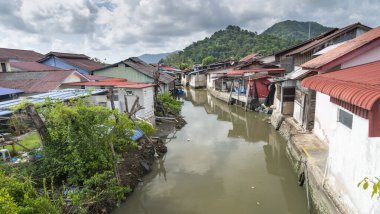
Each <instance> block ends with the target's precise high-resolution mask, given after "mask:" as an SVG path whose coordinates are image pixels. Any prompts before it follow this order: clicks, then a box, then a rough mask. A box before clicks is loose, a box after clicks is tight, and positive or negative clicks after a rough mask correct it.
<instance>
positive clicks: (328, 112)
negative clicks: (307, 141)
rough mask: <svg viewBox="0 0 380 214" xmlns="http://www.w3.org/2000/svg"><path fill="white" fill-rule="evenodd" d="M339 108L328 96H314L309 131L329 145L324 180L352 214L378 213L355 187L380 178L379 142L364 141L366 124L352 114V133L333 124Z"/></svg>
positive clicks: (379, 206) (375, 203)
mask: <svg viewBox="0 0 380 214" xmlns="http://www.w3.org/2000/svg"><path fill="white" fill-rule="evenodd" d="M339 108H341V107H340V106H338V105H335V104H333V103H331V102H330V97H329V96H328V95H325V94H322V93H319V92H318V93H317V104H316V112H315V125H314V130H313V131H314V134H315V135H317V136H318V138H320V139H321V140H323V141H325V142H328V143H329V160H328V162H329V171H328V175H327V178H328V179H329V180H330V181H331V182H333V183H335V185H333V186H334V188H335V189H336V190H337V192H339V193H340V194H341V198H342V200H344V201H346V203H348V205H349V207H350V208H351V209H352V210H354V212H355V213H373V214H374V213H380V203H379V201H378V200H376V199H371V197H370V195H371V192H370V191H364V190H363V189H361V188H358V187H357V184H358V183H359V182H360V181H361V180H362V179H363V178H364V177H366V176H367V177H375V176H377V177H379V176H380V158H379V157H380V156H379V154H380V138H368V126H369V124H368V120H367V119H364V118H361V117H359V116H357V115H355V114H353V124H352V129H349V128H347V127H346V126H344V125H343V124H341V123H339V122H337V118H338V109H339ZM343 110H345V109H343ZM345 111H347V112H349V111H348V110H345Z"/></svg>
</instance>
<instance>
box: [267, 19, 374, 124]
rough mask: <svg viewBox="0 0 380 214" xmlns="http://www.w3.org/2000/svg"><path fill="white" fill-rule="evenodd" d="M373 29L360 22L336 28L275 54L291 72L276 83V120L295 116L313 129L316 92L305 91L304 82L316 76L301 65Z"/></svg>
mask: <svg viewBox="0 0 380 214" xmlns="http://www.w3.org/2000/svg"><path fill="white" fill-rule="evenodd" d="M370 29H371V28H369V27H367V26H365V25H362V24H360V23H355V24H352V25H349V26H347V27H344V28H341V29H332V30H330V31H328V32H326V33H323V34H322V35H320V36H317V37H315V38H313V39H310V40H308V41H305V42H303V43H301V44H299V45H296V46H293V47H290V48H288V49H286V50H284V51H281V52H279V53H277V54H275V58H276V63H278V64H279V65H281V67H284V68H285V69H286V71H287V73H286V75H285V76H284V77H282V78H277V79H274V80H273V82H275V85H276V95H275V102H274V105H275V108H276V109H275V114H274V115H275V117H276V115H278V114H279V115H288V116H293V117H294V118H295V119H296V121H297V122H298V123H299V124H300V125H301V126H302V127H303V128H304V129H307V130H311V129H312V128H313V125H314V120H313V117H312V115H313V113H314V109H315V92H313V91H309V90H307V89H305V88H303V87H302V86H301V84H300V82H301V81H302V79H303V78H305V77H306V76H309V75H313V73H312V72H309V70H307V69H304V68H303V67H302V66H301V64H303V63H305V62H307V61H310V60H312V59H313V58H315V57H318V56H319V55H321V53H324V52H327V51H328V50H326V49H333V48H337V47H338V46H339V45H341V43H342V42H346V41H348V40H351V39H353V38H356V37H357V36H360V35H361V34H363V33H365V32H367V31H368V30H370Z"/></svg>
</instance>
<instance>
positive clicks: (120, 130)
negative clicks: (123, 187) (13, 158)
mask: <svg viewBox="0 0 380 214" xmlns="http://www.w3.org/2000/svg"><path fill="white" fill-rule="evenodd" d="M41 113H42V115H43V116H44V118H45V124H46V127H47V128H48V130H49V135H50V142H48V143H46V145H45V147H44V148H43V151H42V152H43V157H44V158H43V159H42V165H41V167H42V168H43V169H44V171H46V172H49V175H48V177H51V176H54V177H56V178H59V179H61V180H65V179H68V182H69V184H74V185H78V184H82V183H83V182H84V181H85V180H86V179H89V178H90V177H92V176H93V175H95V174H96V173H98V172H103V171H108V170H111V169H113V164H114V160H113V157H112V151H111V149H110V143H111V142H112V143H113V145H114V147H115V150H116V151H119V152H121V151H127V149H128V147H129V146H131V145H132V144H131V141H130V140H129V138H130V136H131V135H132V132H131V131H128V130H132V129H133V128H134V125H133V122H132V121H131V120H130V119H128V116H127V115H126V114H121V113H118V112H117V111H112V110H111V109H109V108H106V107H102V106H88V105H87V104H86V102H85V100H75V101H71V102H70V103H69V104H68V105H65V104H63V103H51V104H50V105H49V106H48V107H46V108H43V109H42V111H41ZM115 116H116V117H117V118H118V122H116V119H115Z"/></svg>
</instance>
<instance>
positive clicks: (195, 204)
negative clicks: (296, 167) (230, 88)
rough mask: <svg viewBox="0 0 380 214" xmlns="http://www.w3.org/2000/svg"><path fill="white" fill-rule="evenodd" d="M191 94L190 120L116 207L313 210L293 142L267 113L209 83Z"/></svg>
mask: <svg viewBox="0 0 380 214" xmlns="http://www.w3.org/2000/svg"><path fill="white" fill-rule="evenodd" d="M184 99H185V101H184V106H183V110H182V114H183V115H184V117H185V120H186V121H187V122H188V124H187V125H186V126H185V127H184V128H182V129H181V130H179V131H178V132H177V133H175V136H171V140H170V142H168V143H167V144H166V146H167V147H168V153H167V154H166V155H165V156H164V157H163V158H161V159H159V160H157V161H156V163H155V164H154V165H153V170H152V173H151V174H149V175H147V176H146V177H144V179H143V181H142V182H141V183H140V184H139V185H138V187H137V188H136V189H135V191H134V193H133V194H132V195H131V196H130V197H129V198H128V199H127V201H126V202H125V203H124V204H122V205H121V207H120V208H119V209H117V210H116V211H115V213H137V214H138V213H293V214H298V213H299V214H305V213H308V208H307V200H306V197H305V195H306V193H305V191H304V190H303V189H302V188H300V187H299V186H298V184H297V176H296V174H295V173H294V172H293V170H292V166H291V164H290V163H289V161H288V160H287V157H286V142H285V140H284V139H283V138H282V137H281V136H280V135H279V133H278V132H277V131H276V130H275V129H274V128H272V127H271V126H270V125H269V124H268V123H267V120H266V117H265V116H264V115H261V114H258V113H255V112H246V111H244V109H242V108H240V107H237V106H228V105H227V104H226V103H224V102H222V101H220V100H218V99H215V98H214V97H212V96H211V95H210V94H208V93H207V91H206V90H188V91H186V95H185V98H184Z"/></svg>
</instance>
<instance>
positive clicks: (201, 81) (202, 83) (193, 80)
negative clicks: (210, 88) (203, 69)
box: [190, 73, 207, 88]
mask: <svg viewBox="0 0 380 214" xmlns="http://www.w3.org/2000/svg"><path fill="white" fill-rule="evenodd" d="M206 86H207V79H206V74H200V73H197V74H194V75H191V76H190V87H193V88H203V87H206Z"/></svg>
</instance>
